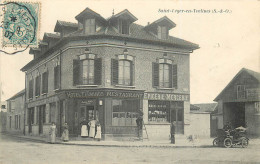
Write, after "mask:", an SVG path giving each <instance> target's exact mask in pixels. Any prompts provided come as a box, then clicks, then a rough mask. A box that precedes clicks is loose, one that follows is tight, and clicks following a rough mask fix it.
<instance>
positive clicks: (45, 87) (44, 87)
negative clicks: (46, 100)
mask: <svg viewBox="0 0 260 164" xmlns="http://www.w3.org/2000/svg"><path fill="white" fill-rule="evenodd" d="M45 93H48V71H46V72H44V73H43V74H42V94H45Z"/></svg>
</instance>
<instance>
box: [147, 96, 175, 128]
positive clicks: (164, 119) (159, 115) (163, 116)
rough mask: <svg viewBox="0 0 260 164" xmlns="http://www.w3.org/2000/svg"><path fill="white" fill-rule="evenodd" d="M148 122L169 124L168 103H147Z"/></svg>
mask: <svg viewBox="0 0 260 164" xmlns="http://www.w3.org/2000/svg"><path fill="white" fill-rule="evenodd" d="M148 121H149V122H150V123H169V122H170V102H167V101H149V104H148Z"/></svg>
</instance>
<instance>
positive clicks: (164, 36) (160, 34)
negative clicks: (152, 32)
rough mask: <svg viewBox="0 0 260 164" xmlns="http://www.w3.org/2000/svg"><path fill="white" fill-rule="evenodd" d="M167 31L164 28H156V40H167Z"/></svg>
mask: <svg viewBox="0 0 260 164" xmlns="http://www.w3.org/2000/svg"><path fill="white" fill-rule="evenodd" d="M168 34H169V30H168V28H167V27H166V26H158V38H159V39H168Z"/></svg>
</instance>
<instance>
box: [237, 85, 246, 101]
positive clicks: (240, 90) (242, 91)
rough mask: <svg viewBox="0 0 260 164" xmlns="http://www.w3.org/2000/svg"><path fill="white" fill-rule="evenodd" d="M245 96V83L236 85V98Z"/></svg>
mask: <svg viewBox="0 0 260 164" xmlns="http://www.w3.org/2000/svg"><path fill="white" fill-rule="evenodd" d="M245 98H246V88H245V85H237V99H245Z"/></svg>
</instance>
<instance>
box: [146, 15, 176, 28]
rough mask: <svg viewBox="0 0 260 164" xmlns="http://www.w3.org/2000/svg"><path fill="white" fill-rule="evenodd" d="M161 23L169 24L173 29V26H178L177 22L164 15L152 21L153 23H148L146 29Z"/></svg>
mask: <svg viewBox="0 0 260 164" xmlns="http://www.w3.org/2000/svg"><path fill="white" fill-rule="evenodd" d="M160 23H165V24H167V26H168V27H169V29H172V28H174V27H175V26H176V24H175V23H174V22H173V21H172V20H170V19H169V18H168V17H167V16H164V17H162V18H160V19H158V20H156V21H154V22H152V23H151V24H148V25H147V26H145V27H144V28H145V29H150V28H153V27H154V26H156V25H157V24H160Z"/></svg>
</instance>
